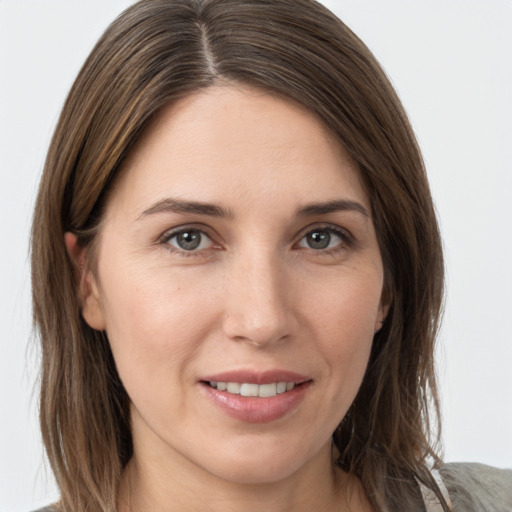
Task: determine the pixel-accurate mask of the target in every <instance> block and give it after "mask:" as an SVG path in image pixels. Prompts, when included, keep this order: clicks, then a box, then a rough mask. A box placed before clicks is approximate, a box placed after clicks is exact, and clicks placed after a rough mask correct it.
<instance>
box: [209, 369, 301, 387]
mask: <svg viewBox="0 0 512 512" xmlns="http://www.w3.org/2000/svg"><path fill="white" fill-rule="evenodd" d="M309 380H311V378H310V377H306V376H304V375H300V374H298V373H295V372H291V371H288V370H267V371H264V372H255V371H252V370H234V371H228V372H223V373H217V374H215V375H208V376H206V377H202V378H201V379H200V381H204V382H208V381H215V382H239V383H240V384H241V383H243V382H247V383H249V384H271V383H272V382H294V383H295V384H302V383H303V382H307V381H309Z"/></svg>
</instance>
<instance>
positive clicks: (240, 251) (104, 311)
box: [66, 86, 387, 512]
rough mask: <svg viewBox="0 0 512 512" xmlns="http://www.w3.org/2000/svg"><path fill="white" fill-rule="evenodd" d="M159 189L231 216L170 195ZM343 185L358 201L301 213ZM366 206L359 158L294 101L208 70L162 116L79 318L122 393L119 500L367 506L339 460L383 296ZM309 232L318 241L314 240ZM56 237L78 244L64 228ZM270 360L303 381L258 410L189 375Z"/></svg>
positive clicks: (154, 506)
mask: <svg viewBox="0 0 512 512" xmlns="http://www.w3.org/2000/svg"><path fill="white" fill-rule="evenodd" d="M168 198H172V199H173V200H180V201H183V202H190V201H194V202H202V203H208V204H212V205H216V206H217V207H219V208H221V209H222V210H223V211H224V213H225V214H226V215H224V216H217V215H210V214H205V213H204V212H190V211H188V212H177V211H173V210H172V209H169V208H163V207H162V203H161V202H162V201H163V200H166V199H168ZM340 200H342V201H345V202H347V201H349V202H350V203H349V205H350V207H349V208H348V209H347V208H345V209H340V210H336V209H335V210H334V211H329V212H326V211H320V210H318V208H317V209H316V211H306V212H303V213H302V214H298V213H297V212H298V211H299V210H300V209H303V210H304V209H305V207H307V206H308V205H311V204H313V203H322V204H323V203H326V202H330V201H340ZM344 204H345V206H346V203H344ZM155 205H158V206H155ZM354 205H359V206H356V207H354ZM364 210H366V212H367V214H365V213H363V212H364ZM369 212H370V203H369V201H368V198H367V197H366V194H365V192H364V190H363V188H362V186H361V183H360V181H359V178H358V172H357V166H356V165H355V163H354V162H353V161H352V160H351V158H350V156H349V155H348V154H347V152H346V151H345V150H344V149H343V147H341V145H340V144H339V143H338V142H337V141H336V140H334V138H333V136H332V135H331V134H330V133H329V132H328V131H327V130H326V129H325V128H324V127H323V125H322V124H321V123H320V122H319V121H318V120H317V118H316V117H315V116H314V115H313V114H311V113H310V112H308V111H306V110H304V109H303V108H301V107H299V106H297V105H295V104H294V103H291V102H289V101H285V100H283V99H280V98H277V97H275V96H272V95H269V94H266V93H263V92H261V91H256V90H252V89H249V88H245V87H242V88H237V87H233V86H215V87H211V88H209V89H207V90H205V91H202V92H200V93H197V94H195V95H192V96H190V97H188V98H186V99H183V100H181V101H180V102H178V103H177V104H175V105H173V106H171V107H168V108H167V109H166V110H164V111H163V112H162V113H161V114H160V116H159V117H158V118H157V119H156V121H155V122H154V123H153V125H152V126H151V127H150V129H149V130H148V131H147V132H146V133H145V135H144V137H143V138H142V139H141V140H140V141H139V143H138V145H137V147H136V148H135V149H134V151H133V152H132V154H131V155H130V158H129V159H128V161H127V162H126V164H125V165H124V168H123V169H122V172H121V175H120V177H119V179H118V180H117V182H116V183H115V187H114V189H113V192H112V194H111V196H110V198H109V202H108V204H107V209H106V214H105V218H104V221H103V224H102V228H101V232H100V235H99V237H100V238H99V243H98V245H97V253H96V254H95V267H94V270H91V271H87V272H86V273H84V275H83V277H82V292H83V296H84V297H83V315H84V318H85V319H86V321H87V322H88V323H89V325H91V327H93V328H95V329H99V330H106V332H107V334H108V338H109V340H110V343H111V347H112V351H113V354H114V358H115V361H116V364H117V367H118V371H119V375H120V377H121V379H122V381H123V384H124V386H125V387H126V390H127V392H128V394H129V396H130V398H131V401H132V405H131V418H132V429H133V438H134V456H133V459H132V460H131V462H130V463H129V464H128V466H127V468H126V470H125V472H124V474H123V479H122V483H121V489H120V498H119V503H120V510H122V511H124V510H137V511H146V510H147V511H149V510H151V511H175V510H176V511H177V510H180V511H183V510H210V511H217V510H218V511H220V510H222V511H223V512H226V511H245V512H247V511H261V510H266V511H270V512H278V511H289V510H294V511H302V510H304V511H306V510H307V511H310V510H345V509H346V507H347V506H348V505H350V510H352V511H354V512H356V511H362V510H371V507H370V506H369V504H368V501H367V499H366V497H365V495H364V491H363V490H362V488H361V486H360V484H359V482H358V481H357V479H355V478H352V477H348V475H345V474H344V473H342V472H341V471H340V470H338V469H334V468H333V465H332V462H331V435H332V432H333V431H334V430H335V428H336V426H337V425H338V424H339V422H340V421H341V419H342V418H343V416H344V415H345V413H346V411H347V410H348V408H349V406H350V404H351V403H352V401H353V399H354V398H355V395H356V393H357V390H358V388H359V386H360V384H361V381H362V378H363V376H364V372H365V369H366V366H367V362H368V359H369V353H370V348H371V344H372V339H373V336H374V333H375V330H376V329H377V328H378V327H379V326H380V321H382V320H383V318H384V317H385V314H386V310H387V307H386V305H385V304H383V303H382V301H381V296H382V288H383V267H382V260H381V256H380V252H379V247H378V244H377V239H376V235H375V231H374V226H373V223H372V219H371V216H370V215H369ZM209 213H212V212H209ZM217 213H218V212H217ZM180 228H188V229H189V230H190V229H196V230H200V231H201V232H202V233H204V234H203V235H201V234H200V235H199V236H200V237H202V238H201V239H202V242H201V245H200V246H199V247H198V248H197V249H196V250H189V251H188V252H187V251H186V250H185V249H183V248H180V246H179V243H178V238H177V237H176V236H174V237H173V234H174V233H175V231H176V229H178V230H179V229H180ZM173 230H174V231H173ZM315 230H316V231H315ZM170 232H171V233H170ZM315 232H316V233H320V235H322V236H324V237H327V239H329V237H330V242H329V245H328V247H327V248H318V246H316V245H315V246H314V247H312V246H311V240H312V237H311V233H315ZM336 232H339V233H340V234H337V233H336ZM169 233H170V234H169ZM195 233H196V235H197V231H196V232H195ZM308 233H310V236H309V237H308V236H306V235H307V234H308ZM66 244H67V246H68V250H69V252H70V254H71V255H72V256H73V257H74V258H75V259H86V258H87V254H86V253H85V252H84V251H80V250H79V249H78V248H77V246H76V240H75V239H74V237H73V235H70V234H67V235H66ZM275 368H280V369H286V370H290V371H294V372H297V373H299V374H302V375H305V376H308V377H309V378H310V379H311V384H310V386H309V388H308V389H307V392H306V393H305V395H304V398H303V400H302V401H301V402H300V404H299V405H298V407H297V408H296V409H294V410H293V411H291V412H290V413H289V414H286V415H285V416H284V417H282V418H280V419H278V420H276V421H271V422H266V423H257V424H254V423H248V422H244V421H241V420H238V419H235V418H232V417H230V416H228V415H227V414H226V413H225V412H224V411H222V410H221V409H220V408H219V407H218V406H217V405H215V404H214V403H212V402H211V401H210V400H208V399H207V398H205V394H204V393H203V392H202V391H204V390H203V389H202V384H200V383H199V382H198V379H200V378H201V376H205V375H210V374H215V373H219V372H223V371H228V370H238V369H250V370H253V371H263V370H267V369H275Z"/></svg>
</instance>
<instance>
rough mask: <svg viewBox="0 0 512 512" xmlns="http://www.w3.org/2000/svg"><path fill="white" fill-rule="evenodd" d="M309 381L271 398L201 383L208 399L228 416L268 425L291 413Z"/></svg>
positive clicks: (301, 397) (298, 402) (304, 392)
mask: <svg viewBox="0 0 512 512" xmlns="http://www.w3.org/2000/svg"><path fill="white" fill-rule="evenodd" d="M310 384H311V381H309V382H304V383H302V384H300V385H298V386H296V387H294V388H293V389H292V390H291V391H287V392H286V393H279V394H278V395H275V396H271V397H265V398H260V397H255V396H242V395H235V394H233V393H228V392H227V391H219V390H218V389H214V388H212V387H211V386H209V385H208V384H206V383H204V382H202V383H201V387H202V388H203V390H204V391H205V393H206V395H207V396H208V398H209V399H210V400H211V401H212V402H213V403H214V404H215V405H217V406H219V407H220V408H221V409H222V410H223V411H224V412H225V413H226V414H227V415H228V416H231V417H232V418H235V419H237V420H240V421H245V422H247V423H270V422H272V421H277V420H278V419H280V418H282V417H283V416H286V415H287V414H289V413H291V412H292V411H293V410H294V409H296V408H297V407H298V405H299V404H300V402H301V401H302V400H303V399H304V396H305V395H306V391H307V390H308V388H309V385H310Z"/></svg>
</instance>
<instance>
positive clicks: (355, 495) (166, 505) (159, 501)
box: [119, 446, 372, 512]
mask: <svg viewBox="0 0 512 512" xmlns="http://www.w3.org/2000/svg"><path fill="white" fill-rule="evenodd" d="M173 466H174V464H173ZM189 510H190V511H193V510H194V511H195V510H209V511H211V512H242V511H243V512H260V511H261V510H265V511H266V512H288V511H290V510H293V511H294V512H310V511H311V510H318V511H321V512H334V511H336V512H342V511H343V512H345V511H350V512H371V510H372V509H371V507H370V505H369V503H368V501H367V499H366V496H365V494H364V491H363V489H362V486H361V484H360V482H359V481H358V480H357V479H356V478H355V477H353V476H349V475H348V474H346V473H344V472H342V471H341V470H339V469H338V468H335V467H334V466H333V464H332V462H331V453H330V447H329V446H326V447H325V448H324V449H323V450H322V451H321V452H320V453H319V454H318V455H317V456H316V457H315V458H314V460H312V461H311V462H310V464H309V465H308V466H307V467H305V468H302V469H301V470H300V471H298V472H296V473H294V474H292V475H289V476H287V477H286V478H284V479H282V480H280V481H277V482H269V483H259V484H254V483H251V484H244V483H240V482H232V481H226V480H224V479H221V478H218V477H217V476H215V475H212V474H211V473H207V472H205V471H203V470H201V469H200V468H197V467H196V466H195V465H193V464H192V463H191V462H190V461H187V460H183V461H182V464H181V465H180V466H174V467H173V468H170V467H169V468H166V469H164V468H163V467H162V466H161V464H160V463H158V462H157V461H155V460H149V459H148V458H140V457H137V454H136V453H135V454H134V457H133V458H132V460H131V461H130V463H129V464H128V465H127V467H126V468H125V470H124V472H123V476H122V480H121V486H120V494H119V511H120V512H177V511H180V512H183V511H189Z"/></svg>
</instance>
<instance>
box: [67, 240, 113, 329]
mask: <svg viewBox="0 0 512 512" xmlns="http://www.w3.org/2000/svg"><path fill="white" fill-rule="evenodd" d="M64 244H65V245H66V250H67V252H68V255H69V257H70V259H71V261H72V263H73V266H74V268H75V274H76V284H77V293H78V294H79V299H80V302H81V303H82V316H83V317H84V320H85V321H86V322H87V323H88V324H89V326H90V327H92V328H93V329H96V330H97V331H103V330H105V328H106V325H105V315H104V312H103V306H102V303H101V298H100V293H99V289H98V285H97V282H96V278H95V277H94V275H93V273H92V271H91V270H90V269H88V268H87V266H86V250H85V248H83V247H80V245H79V244H78V240H77V237H76V235H74V234H73V233H69V232H67V233H65V234H64Z"/></svg>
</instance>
